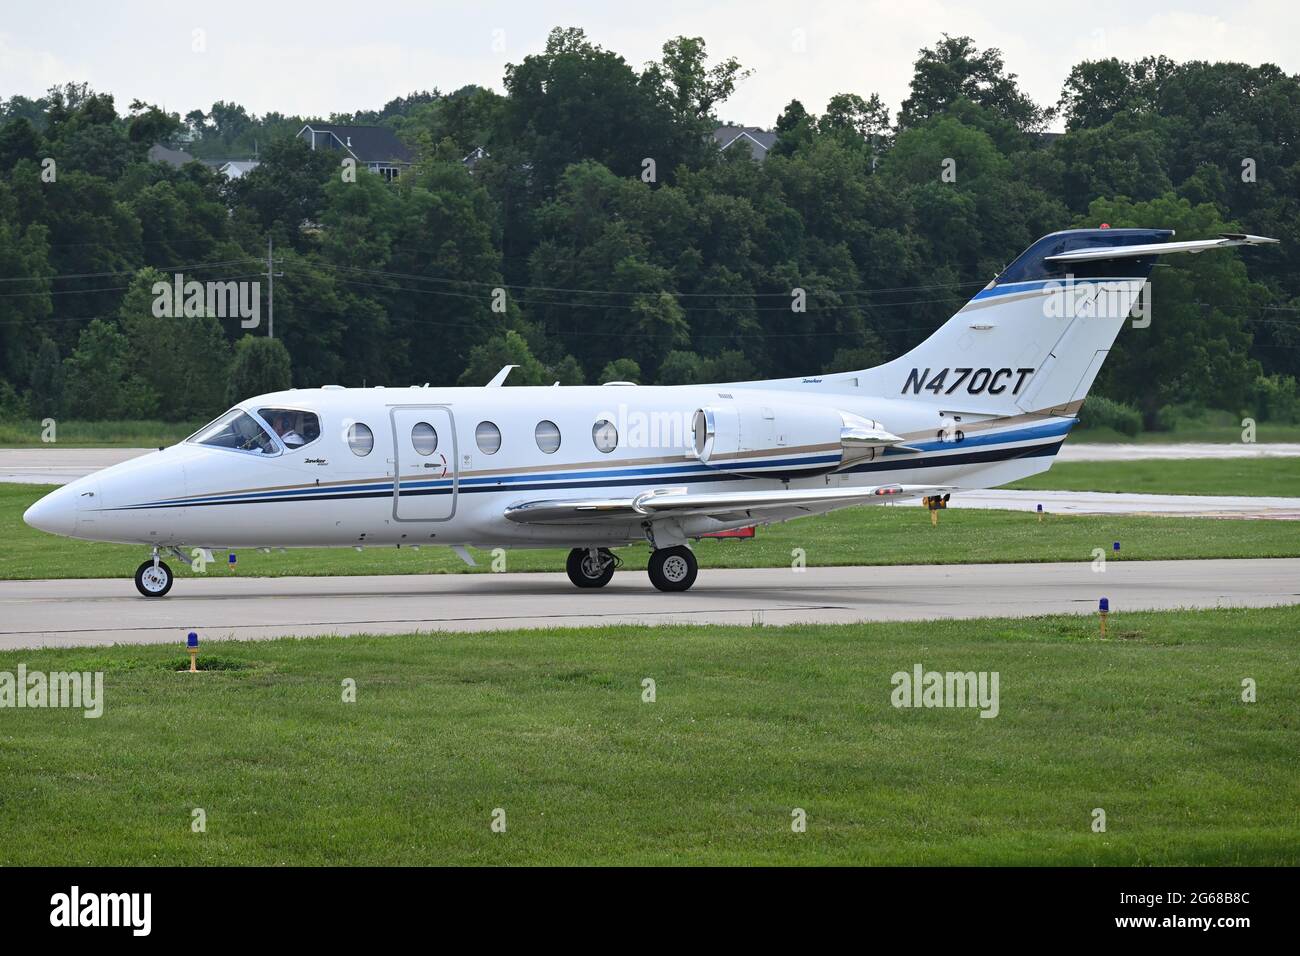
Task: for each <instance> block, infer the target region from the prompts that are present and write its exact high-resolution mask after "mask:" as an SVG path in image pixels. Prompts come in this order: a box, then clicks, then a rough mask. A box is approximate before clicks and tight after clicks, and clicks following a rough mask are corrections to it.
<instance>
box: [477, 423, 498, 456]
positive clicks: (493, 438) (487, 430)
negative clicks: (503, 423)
mask: <svg viewBox="0 0 1300 956" xmlns="http://www.w3.org/2000/svg"><path fill="white" fill-rule="evenodd" d="M474 441H475V442H476V443H477V444H478V450H479V451H481V452H482V453H483V454H485V455H495V454H496V453H497V451H498V450H499V449H500V448H501V429H499V428H497V427H496V425H494V424H492V423H491V422H479V423H478V428H476V429H474Z"/></svg>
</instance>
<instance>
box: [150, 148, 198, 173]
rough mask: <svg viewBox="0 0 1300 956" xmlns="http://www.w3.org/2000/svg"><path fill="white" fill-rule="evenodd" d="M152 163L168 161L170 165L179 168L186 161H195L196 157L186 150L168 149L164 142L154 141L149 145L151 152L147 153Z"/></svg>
mask: <svg viewBox="0 0 1300 956" xmlns="http://www.w3.org/2000/svg"><path fill="white" fill-rule="evenodd" d="M145 155H146V156H148V158H149V162H151V163H166V164H167V165H168V166H175V167H176V168H177V169H179V168H180V167H182V166H184V165H185V164H186V163H189V162H193V161H194V157H193V156H191V155H190V154H189V153H187V152H185V151H184V150H179V149H168V148H167V147H166V146H164V145H163V144H162V143H154V144H153V145H152V146H150V147H149V152H148V153H146V154H145Z"/></svg>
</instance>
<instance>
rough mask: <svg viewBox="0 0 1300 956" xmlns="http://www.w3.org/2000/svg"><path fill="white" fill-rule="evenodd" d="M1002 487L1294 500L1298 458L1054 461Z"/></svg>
mask: <svg viewBox="0 0 1300 956" xmlns="http://www.w3.org/2000/svg"><path fill="white" fill-rule="evenodd" d="M1006 487H1007V488H1013V489H1015V488H1020V489H1036V490H1040V491H1041V490H1052V491H1118V492H1129V493H1147V494H1162V495H1247V496H1259V495H1264V496H1270V495H1271V496H1277V497H1282V498H1294V497H1300V458H1183V459H1174V460H1170V461H1158V460H1140V461H1060V462H1057V463H1056V464H1054V465H1052V470H1051V471H1047V472H1044V473H1042V474H1041V475H1033V476H1032V477H1029V478H1024V479H1021V480H1020V481H1017V482H1015V483H1013V484H1010V485H1007V486H1006Z"/></svg>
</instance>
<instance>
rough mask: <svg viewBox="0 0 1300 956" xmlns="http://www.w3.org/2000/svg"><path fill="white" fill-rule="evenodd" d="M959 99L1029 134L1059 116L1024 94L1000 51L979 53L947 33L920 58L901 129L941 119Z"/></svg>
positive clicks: (968, 40)
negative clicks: (928, 120) (935, 117)
mask: <svg viewBox="0 0 1300 956" xmlns="http://www.w3.org/2000/svg"><path fill="white" fill-rule="evenodd" d="M959 99H968V100H970V101H972V102H974V103H978V104H979V105H980V106H983V107H985V108H987V109H990V110H992V111H993V112H995V113H997V114H998V115H1000V116H1002V117H1004V118H1006V119H1008V120H1010V121H1012V122H1013V123H1015V124H1016V126H1017V127H1019V128H1020V129H1021V130H1025V131H1029V130H1038V129H1041V128H1042V127H1043V125H1044V124H1045V123H1047V121H1048V120H1050V119H1051V118H1052V116H1053V115H1054V113H1055V111H1054V110H1053V109H1051V108H1046V109H1045V108H1043V107H1040V106H1038V105H1036V104H1035V103H1034V101H1033V100H1031V99H1030V98H1029V97H1028V96H1026V95H1025V94H1024V93H1022V92H1021V90H1020V86H1019V84H1018V83H1017V82H1016V75H1015V74H1014V73H1008V72H1007V71H1006V64H1005V63H1003V61H1002V52H1001V51H1000V50H997V49H995V48H993V47H989V48H988V49H985V50H982V51H981V50H979V49H977V48H976V46H975V41H974V40H972V39H971V38H970V37H953V36H949V35H948V34H946V33H945V34H944V35H943V39H941V40H940V41H939V42H938V43H936V44H935V45H934V46H933V47H923V48H922V49H921V52H920V54H919V55H918V56H917V59H916V63H915V72H914V73H913V75H912V83H911V94H910V95H909V96H908V97H907V99H905V100H904V101H903V108H902V110H900V111H899V114H898V125H899V126H900V127H902V128H909V127H912V126H916V125H917V124H918V123H921V122H923V121H925V120H927V119H930V118H931V117H934V116H938V115H940V114H942V113H943V112H944V111H946V110H947V109H948V108H949V107H950V106H952V105H953V104H954V103H956V102H957V101H958V100H959Z"/></svg>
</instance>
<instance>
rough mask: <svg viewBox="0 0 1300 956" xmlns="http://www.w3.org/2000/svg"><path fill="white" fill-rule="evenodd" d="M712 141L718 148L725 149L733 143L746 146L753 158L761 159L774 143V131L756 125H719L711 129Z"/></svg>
mask: <svg viewBox="0 0 1300 956" xmlns="http://www.w3.org/2000/svg"><path fill="white" fill-rule="evenodd" d="M713 141H714V142H715V143H717V144H718V149H727V148H729V147H730V146H732V145H733V144H739V145H741V146H745V147H748V149H749V151H750V153H751V154H753V156H754V158H755V159H762V158H763V157H765V156H766V155H767V151H768V150H770V149H771V148H772V147H773V146H775V145H776V133H772V132H768V131H767V130H765V129H761V128H760V127H758V126H719V127H718V128H717V129H715V130H714V131H713Z"/></svg>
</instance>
